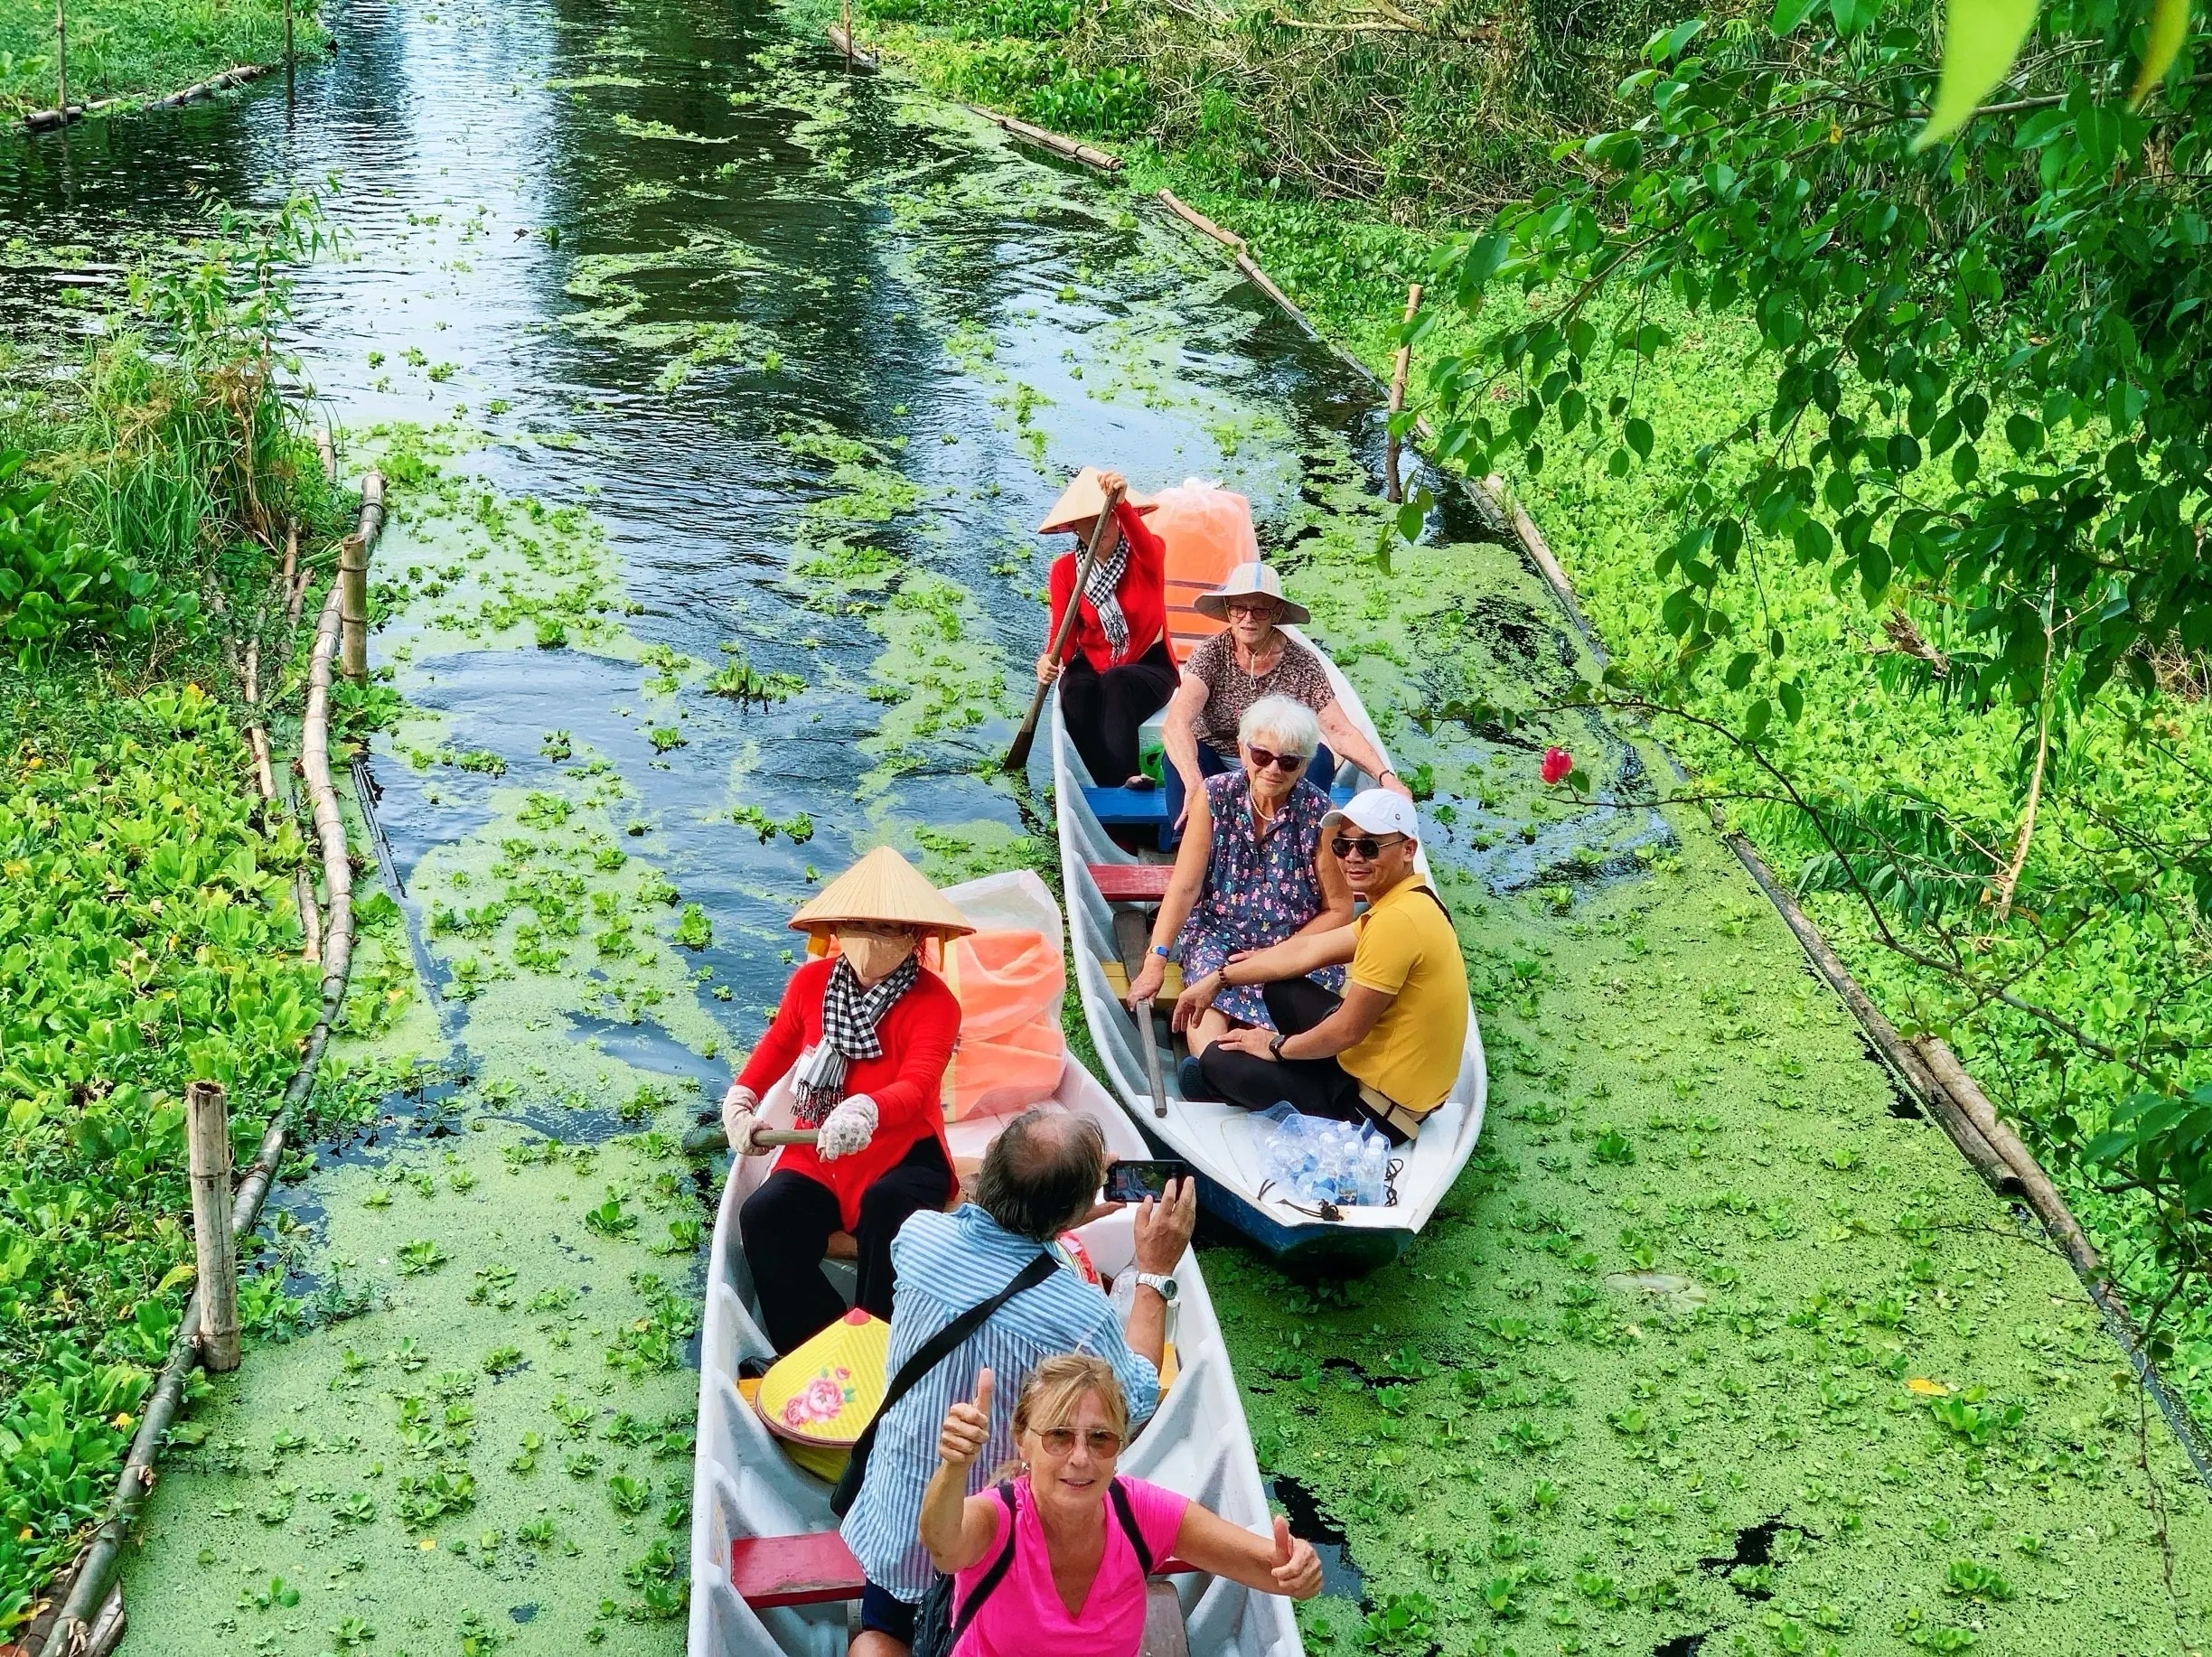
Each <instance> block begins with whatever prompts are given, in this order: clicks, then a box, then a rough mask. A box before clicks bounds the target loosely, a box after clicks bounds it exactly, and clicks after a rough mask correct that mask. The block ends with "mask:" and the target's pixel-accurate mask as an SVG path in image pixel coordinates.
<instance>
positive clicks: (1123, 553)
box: [1036, 466, 1176, 788]
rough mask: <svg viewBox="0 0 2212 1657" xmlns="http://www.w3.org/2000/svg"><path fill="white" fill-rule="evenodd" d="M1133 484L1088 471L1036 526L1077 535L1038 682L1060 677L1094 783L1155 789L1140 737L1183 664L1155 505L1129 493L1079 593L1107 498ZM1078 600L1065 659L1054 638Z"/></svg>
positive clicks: (1073, 734)
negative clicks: (1171, 647) (1149, 522)
mask: <svg viewBox="0 0 2212 1657" xmlns="http://www.w3.org/2000/svg"><path fill="white" fill-rule="evenodd" d="M1127 487H1128V483H1127V480H1125V479H1124V478H1123V477H1122V476H1121V474H1120V473H1118V472H1100V471H1098V470H1097V469H1095V468H1094V467H1091V466H1085V467H1084V468H1083V471H1081V472H1080V473H1077V474H1076V476H1075V481H1074V482H1072V483H1070V484H1069V485H1068V486H1067V488H1066V490H1065V491H1064V492H1063V493H1062V494H1061V496H1060V499H1059V500H1058V501H1054V503H1053V509H1052V510H1051V511H1049V512H1047V513H1045V518H1044V521H1043V522H1041V523H1039V524H1038V525H1037V533H1038V534H1039V535H1052V534H1055V533H1057V532H1059V531H1061V530H1073V532H1074V535H1075V547H1074V549H1073V550H1072V551H1069V552H1064V553H1063V554H1061V555H1060V557H1058V558H1056V559H1054V562H1053V566H1052V579H1051V601H1052V602H1051V606H1050V613H1049V615H1048V616H1047V619H1046V624H1045V641H1046V643H1045V654H1044V655H1041V656H1039V657H1038V658H1037V663H1036V676H1037V682H1038V683H1039V684H1044V685H1049V684H1051V683H1052V682H1053V681H1054V679H1057V680H1059V682H1060V719H1061V723H1062V724H1064V725H1065V726H1067V733H1068V736H1069V738H1070V740H1072V741H1073V743H1074V744H1075V752H1076V753H1078V754H1081V755H1083V766H1084V768H1085V769H1086V770H1088V771H1089V772H1090V773H1091V780H1092V782H1097V783H1101V784H1102V785H1103V786H1105V787H1108V788H1112V787H1115V786H1117V785H1126V786H1129V787H1136V788H1150V787H1151V786H1152V784H1151V782H1150V781H1149V780H1148V778H1147V777H1145V775H1144V774H1143V773H1142V772H1140V771H1139V769H1138V766H1137V733H1138V730H1139V727H1140V726H1142V725H1143V724H1144V722H1145V721H1146V720H1148V719H1149V718H1150V717H1151V716H1153V715H1154V714H1156V713H1158V711H1159V710H1160V709H1161V708H1162V707H1165V706H1166V705H1167V698H1168V697H1170V696H1172V695H1174V694H1175V688H1176V664H1175V657H1174V656H1173V655H1171V654H1170V653H1169V651H1168V649H1167V543H1166V542H1164V541H1163V540H1161V539H1160V538H1159V537H1158V536H1157V535H1155V534H1153V533H1152V531H1151V530H1150V529H1148V528H1147V527H1146V525H1145V520H1144V519H1145V514H1146V513H1148V512H1149V511H1151V510H1153V508H1154V507H1155V505H1157V504H1158V503H1157V502H1155V501H1150V500H1148V499H1147V498H1146V497H1144V496H1142V495H1131V494H1127V493H1125V494H1123V495H1122V497H1121V499H1120V501H1119V502H1117V503H1116V505H1115V507H1114V530H1113V532H1111V534H1110V537H1109V539H1108V541H1107V543H1106V544H1105V545H1102V546H1101V547H1100V548H1099V557H1098V562H1097V563H1095V564H1094V565H1092V567H1091V576H1090V579H1089V580H1087V581H1085V582H1084V583H1083V591H1082V592H1081V593H1077V592H1076V591H1075V576H1076V573H1077V571H1078V568H1079V567H1080V566H1081V563H1082V556H1083V548H1085V547H1087V546H1089V545H1090V542H1091V531H1092V526H1093V525H1095V524H1096V523H1097V522H1098V516H1099V513H1100V512H1101V510H1103V509H1104V507H1105V505H1106V497H1107V496H1108V495H1110V494H1111V493H1112V492H1113V491H1115V490H1116V489H1123V490H1126V489H1127ZM1070 603H1073V604H1074V605H1075V625H1074V627H1073V629H1072V630H1071V631H1070V632H1069V634H1068V642H1067V650H1066V652H1065V654H1064V657H1062V658H1061V659H1060V660H1054V658H1053V655H1052V650H1051V641H1052V640H1054V638H1056V637H1058V636H1059V632H1060V618H1061V617H1062V616H1064V615H1065V614H1066V613H1067V607H1068V605H1069V604H1070Z"/></svg>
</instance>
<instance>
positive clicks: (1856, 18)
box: [1828, 0, 1881, 35]
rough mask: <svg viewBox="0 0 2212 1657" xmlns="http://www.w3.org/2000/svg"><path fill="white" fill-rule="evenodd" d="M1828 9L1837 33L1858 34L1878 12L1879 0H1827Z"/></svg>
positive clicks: (1879, 10)
mask: <svg viewBox="0 0 2212 1657" xmlns="http://www.w3.org/2000/svg"><path fill="white" fill-rule="evenodd" d="M1828 9H1829V12H1830V14H1832V16H1833V17H1834V18H1835V26H1836V33H1838V34H1843V35H1851V34H1858V33H1863V32H1864V31H1865V29H1866V27H1867V25H1868V24H1870V23H1872V22H1873V21H1874V19H1875V18H1876V17H1877V16H1878V15H1879V14H1880V12H1881V0H1829V5H1828Z"/></svg>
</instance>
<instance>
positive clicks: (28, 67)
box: [0, 0, 330, 115]
mask: <svg viewBox="0 0 2212 1657" xmlns="http://www.w3.org/2000/svg"><path fill="white" fill-rule="evenodd" d="M316 12H317V7H316V5H315V0H293V20H292V27H293V39H294V49H295V51H298V52H300V53H302V54H305V53H307V52H310V51H316V52H319V51H322V50H323V47H324V46H325V45H326V44H327V43H328V42H329V39H330V36H329V34H328V33H327V32H326V31H325V30H324V29H323V25H322V23H321V21H320V20H319V18H318V17H317V15H316ZM66 15H67V18H68V22H69V37H68V57H67V61H66V67H67V70H68V74H69V98H70V103H72V104H82V103H90V102H94V101H96V100H98V99H100V98H133V97H140V96H145V97H159V96H161V95H163V94H164V93H168V92H174V91H178V90H181V89H183V88H185V87H188V86H193V85H196V84H198V83H199V82H200V81H202V80H206V79H207V78H208V77H209V76H210V75H212V74H216V73H219V72H220V71H221V70H226V69H230V68H231V67H233V66H234V65H237V64H241V63H277V62H280V61H283V58H284V48H285V23H284V19H285V5H284V0H69V4H68V5H67V8H66ZM57 46H58V42H57V40H56V38H55V33H54V7H53V6H52V5H49V4H47V0H0V115H10V114H14V115H22V114H26V113H28V112H29V111H31V110H33V109H51V108H53V107H54V102H55V98H57V96H58V95H59V90H60V87H59V80H58V76H57V70H59V69H61V67H62V64H61V61H59V60H60V56H61V54H60V52H59V51H57Z"/></svg>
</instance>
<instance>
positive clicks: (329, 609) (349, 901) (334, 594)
mask: <svg viewBox="0 0 2212 1657" xmlns="http://www.w3.org/2000/svg"><path fill="white" fill-rule="evenodd" d="M372 475H373V474H372ZM368 518H369V509H368V508H367V507H366V506H364V507H362V509H361V520H362V521H363V522H364V523H366V522H367V521H368ZM341 586H342V582H333V583H332V584H331V590H330V596H329V597H327V598H325V599H324V600H323V616H322V620H321V621H320V622H319V623H317V624H316V627H315V645H314V656H313V657H312V659H311V660H310V661H309V663H308V668H307V716H306V719H305V723H304V725H303V726H302V728H301V731H300V775H301V777H302V778H303V779H304V780H305V782H306V784H307V802H308V805H309V807H310V808H311V810H312V811H313V813H314V826H315V835H316V838H317V839H318V840H320V842H321V843H322V847H323V903H324V905H325V906H326V908H327V909H328V911H329V916H330V926H329V931H328V942H327V946H326V947H325V949H324V950H323V983H324V984H326V985H327V984H329V983H331V982H332V981H333V979H335V980H336V981H337V982H338V983H340V984H343V983H344V982H345V977H346V965H347V958H348V956H349V954H350V952H351V946H352V938H353V867H352V865H351V863H350V862H349V861H348V860H347V857H346V843H345V828H344V825H343V824H342V822H341V820H340V819H339V816H338V793H337V791H336V790H335V789H333V787H332V786H331V777H330V700H331V679H332V674H331V659H332V657H333V656H334V655H335V654H336V653H337V645H338V634H339V629H340V625H341V621H340V611H339V592H340V588H341Z"/></svg>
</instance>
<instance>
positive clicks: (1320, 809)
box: [1176, 766, 1345, 1030]
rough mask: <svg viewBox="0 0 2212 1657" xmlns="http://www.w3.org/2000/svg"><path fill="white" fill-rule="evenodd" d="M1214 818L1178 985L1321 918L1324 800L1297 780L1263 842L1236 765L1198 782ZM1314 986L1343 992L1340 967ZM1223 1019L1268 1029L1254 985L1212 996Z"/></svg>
mask: <svg viewBox="0 0 2212 1657" xmlns="http://www.w3.org/2000/svg"><path fill="white" fill-rule="evenodd" d="M1205 790H1206V807H1207V810H1210V811H1211V812H1212V813H1213V817H1214V843H1213V846H1212V847H1211V848H1210V849H1209V850H1208V852H1207V854H1206V877H1205V885H1204V886H1203V887H1201V888H1200V889H1199V893H1198V901H1197V903H1195V904H1193V905H1192V907H1191V912H1190V918H1189V919H1188V920H1187V921H1186V922H1183V932H1182V935H1181V936H1180V937H1179V938H1177V939H1176V957H1177V959H1178V960H1181V961H1182V963H1183V981H1184V982H1185V983H1186V984H1187V983H1191V982H1193V981H1195V980H1196V979H1198V978H1204V976H1205V975H1206V974H1207V973H1209V972H1212V971H1213V970H1214V969H1215V968H1217V967H1219V966H1220V965H1221V964H1222V963H1223V961H1225V960H1228V959H1229V957H1230V956H1231V955H1232V954H1233V953H1234V952H1235V951H1236V950H1264V949H1266V948H1267V947H1268V946H1269V945H1270V944H1274V943H1280V942H1281V941H1283V940H1284V939H1286V938H1288V937H1289V936H1290V934H1291V933H1293V932H1295V931H1298V928H1299V927H1301V926H1304V925H1305V924H1306V923H1307V922H1308V921H1310V920H1312V919H1313V918H1314V916H1316V915H1317V914H1319V913H1321V881H1320V877H1319V876H1318V875H1316V874H1315V873H1314V858H1315V857H1316V856H1317V854H1318V853H1319V851H1320V847H1321V819H1322V818H1323V816H1325V815H1326V813H1327V811H1328V809H1329V800H1328V796H1327V795H1326V794H1325V793H1323V792H1322V791H1320V789H1318V788H1317V787H1316V786H1315V785H1314V784H1313V783H1311V782H1308V781H1307V780H1306V779H1305V778H1303V777H1300V778H1299V779H1298V782H1297V783H1296V784H1295V785H1294V786H1293V787H1292V788H1291V790H1290V796H1289V799H1288V800H1284V801H1283V804H1282V809H1281V810H1279V811H1278V812H1277V813H1276V814H1275V823H1274V827H1272V828H1271V829H1269V830H1268V831H1267V833H1266V834H1265V835H1264V836H1263V835H1261V834H1260V833H1259V832H1258V829H1257V826H1256V824H1255V822H1254V819H1253V817H1252V810H1251V783H1250V780H1249V779H1248V778H1246V776H1245V775H1244V771H1243V768H1242V766H1239V767H1238V768H1237V769H1236V770H1235V771H1233V772H1230V773H1229V774H1228V775H1226V776H1221V777H1208V778H1207V779H1206V780H1205ZM1312 976H1313V980H1314V982H1315V983H1317V984H1319V985H1322V986H1323V987H1324V988H1328V989H1333V990H1335V991H1336V992H1337V993H1338V994H1339V995H1341V994H1343V993H1344V978H1345V969H1343V968H1342V967H1324V968H1322V969H1320V970H1319V971H1317V972H1316V973H1314V974H1313V975H1312ZM1214 1006H1216V1007H1218V1008H1220V1009H1221V1011H1222V1013H1223V1015H1225V1016H1228V1017H1230V1018H1233V1019H1235V1020H1237V1021H1238V1022H1239V1023H1241V1024H1248V1025H1260V1026H1261V1028H1263V1029H1269V1030H1271V1029H1273V1028H1274V1027H1275V1024H1274V1021H1273V1020H1272V1019H1270V1017H1269V1016H1268V1011H1267V1001H1266V999H1265V997H1263V996H1262V994H1261V987H1260V986H1259V985H1257V984H1237V985H1233V986H1231V987H1230V988H1226V989H1224V990H1223V991H1222V992H1221V993H1220V994H1219V995H1217V996H1215V997H1214Z"/></svg>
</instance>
